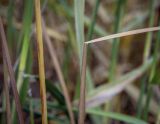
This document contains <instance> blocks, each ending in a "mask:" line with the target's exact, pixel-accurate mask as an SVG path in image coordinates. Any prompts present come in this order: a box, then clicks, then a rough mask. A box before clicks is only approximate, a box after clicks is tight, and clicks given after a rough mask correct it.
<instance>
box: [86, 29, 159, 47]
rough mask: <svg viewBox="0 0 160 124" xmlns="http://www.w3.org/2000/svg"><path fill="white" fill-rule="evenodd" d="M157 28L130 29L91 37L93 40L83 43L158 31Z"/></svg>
mask: <svg viewBox="0 0 160 124" xmlns="http://www.w3.org/2000/svg"><path fill="white" fill-rule="evenodd" d="M158 30H160V27H150V28H143V29H137V30H131V31H127V32H122V33H117V34H112V35H109V36H104V37H101V38H97V39H93V40H90V41H87V42H85V43H87V44H91V43H96V42H102V41H105V40H110V39H113V38H120V37H125V36H129V35H135V34H142V33H146V32H152V31H158Z"/></svg>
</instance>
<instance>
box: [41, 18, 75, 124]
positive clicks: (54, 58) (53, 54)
mask: <svg viewBox="0 0 160 124" xmlns="http://www.w3.org/2000/svg"><path fill="white" fill-rule="evenodd" d="M42 28H43V36H44V39H45V41H46V42H45V43H46V45H47V47H48V50H49V54H50V56H51V58H52V62H53V66H54V68H55V70H56V73H57V76H58V78H59V81H60V85H61V87H62V90H63V95H64V97H65V101H66V105H67V109H68V113H69V117H70V121H71V124H75V122H74V114H73V112H72V104H71V100H70V97H69V93H68V89H67V86H66V83H65V81H64V77H63V74H62V71H61V68H60V65H59V62H58V59H57V56H56V51H55V49H54V47H52V43H51V40H50V38H49V36H48V34H47V31H46V27H45V24H44V20H42Z"/></svg>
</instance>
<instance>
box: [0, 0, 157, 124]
mask: <svg viewBox="0 0 160 124" xmlns="http://www.w3.org/2000/svg"><path fill="white" fill-rule="evenodd" d="M41 15H42V23H43V26H42V30H43V44H44V53H43V55H44V63H45V76H46V77H45V84H46V93H47V109H48V123H49V124H69V123H71V121H70V119H71V116H72V114H74V121H75V123H77V120H78V118H79V117H78V101H79V98H80V95H79V94H80V75H81V73H80V72H81V64H82V56H83V53H82V47H83V42H85V41H89V40H92V39H95V38H99V37H103V36H108V35H110V34H114V33H119V32H124V31H130V30H135V29H141V28H147V27H155V26H159V25H160V1H159V0H41ZM0 16H1V18H2V21H3V25H4V29H5V35H6V39H7V43H8V48H9V54H10V58H11V63H12V66H13V69H14V73H15V78H16V83H17V90H18V93H19V98H20V102H21V105H22V110H23V117H24V120H25V123H26V124H40V123H41V115H42V114H41V109H40V108H41V102H40V101H41V100H40V90H39V89H40V85H39V75H38V56H37V43H36V28H35V27H36V25H35V3H34V0H1V1H0ZM0 44H1V43H0ZM0 46H2V44H1V45H0ZM1 48H2V47H1ZM159 50H160V31H157V32H148V33H143V34H138V35H131V36H126V37H123V38H117V39H113V40H108V41H106V42H100V43H93V44H91V45H89V48H88V56H87V67H86V118H85V123H86V124H131V123H132V124H147V123H148V124H160V67H159V64H160V63H159V62H160V61H159V52H160V51H159ZM0 61H1V63H0V124H5V123H8V124H17V123H18V116H17V113H16V111H15V105H14V104H13V103H14V97H13V93H12V88H11V86H10V82H11V81H10V78H9V77H8V72H7V71H6V69H5V67H4V66H3V65H5V64H3V55H2V49H1V50H0ZM3 67H4V68H3ZM42 68H43V67H42ZM3 75H4V76H3ZM3 77H4V78H3ZM4 80H5V81H4ZM4 82H7V84H8V85H7V86H8V88H7V92H8V93H9V101H7V95H6V93H7V92H6V90H5V88H4V87H5V86H4ZM64 84H65V85H64ZM65 86H66V87H65ZM44 88H45V87H44ZM67 100H68V102H67ZM7 103H10V104H7ZM70 103H71V104H72V105H71V107H72V108H71V109H72V110H71V112H70V113H69V108H68V107H69V106H70ZM6 105H7V107H6ZM8 107H9V109H10V111H11V113H10V114H9V115H7V114H6V113H7V112H8V111H7V109H6V108H8ZM72 112H73V113H72ZM8 120H11V121H10V122H9V121H8ZM72 124H73V122H72Z"/></svg>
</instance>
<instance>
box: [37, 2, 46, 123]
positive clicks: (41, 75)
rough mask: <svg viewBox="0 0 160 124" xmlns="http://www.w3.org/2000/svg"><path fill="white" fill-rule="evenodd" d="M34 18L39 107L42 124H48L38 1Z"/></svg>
mask: <svg viewBox="0 0 160 124" xmlns="http://www.w3.org/2000/svg"><path fill="white" fill-rule="evenodd" d="M35 16H36V37H37V52H38V65H39V79H40V96H41V104H42V105H41V109H42V124H48V120H47V100H46V85H45V73H44V55H43V41H42V23H41V22H42V21H41V11H40V0H35Z"/></svg>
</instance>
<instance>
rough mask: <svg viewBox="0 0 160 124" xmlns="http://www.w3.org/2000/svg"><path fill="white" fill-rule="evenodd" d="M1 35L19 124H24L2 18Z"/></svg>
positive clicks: (0, 24)
mask: <svg viewBox="0 0 160 124" xmlns="http://www.w3.org/2000/svg"><path fill="white" fill-rule="evenodd" d="M0 33H1V39H2V52H3V54H4V55H3V56H4V58H3V59H4V61H5V62H6V65H7V69H8V72H9V76H10V79H11V87H12V91H13V95H14V99H15V104H16V110H17V113H18V118H19V123H20V124H24V120H23V112H22V107H21V104H20V100H19V95H18V91H17V87H16V80H15V77H14V71H13V68H12V64H11V59H10V56H9V50H8V46H7V40H6V36H5V32H4V28H3V24H2V19H1V18H0Z"/></svg>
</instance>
